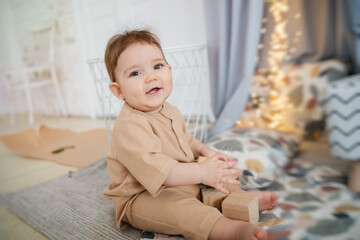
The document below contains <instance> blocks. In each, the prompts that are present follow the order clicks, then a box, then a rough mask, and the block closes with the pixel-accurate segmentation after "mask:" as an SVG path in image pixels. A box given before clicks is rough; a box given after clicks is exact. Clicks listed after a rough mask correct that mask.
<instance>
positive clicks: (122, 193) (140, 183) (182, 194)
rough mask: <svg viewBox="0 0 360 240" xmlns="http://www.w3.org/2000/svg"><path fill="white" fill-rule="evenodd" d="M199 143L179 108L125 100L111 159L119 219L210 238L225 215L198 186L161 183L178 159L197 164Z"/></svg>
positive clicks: (108, 193)
mask: <svg viewBox="0 0 360 240" xmlns="http://www.w3.org/2000/svg"><path fill="white" fill-rule="evenodd" d="M198 144H200V143H199V141H198V140H197V139H196V138H194V137H193V136H191V135H190V134H189V133H187V131H186V126H185V122H184V120H183V118H182V116H181V114H180V112H179V111H178V109H177V108H176V107H174V106H172V105H170V104H168V103H164V104H163V107H162V109H161V110H160V111H159V112H157V113H146V112H141V111H139V110H136V109H134V108H132V107H131V106H129V105H128V104H127V103H125V104H124V106H123V108H122V110H121V113H120V115H119V117H118V118H117V119H116V122H115V125H114V130H113V135H112V141H111V149H110V152H109V155H108V158H107V163H108V171H109V176H110V179H111V184H109V186H108V187H107V188H106V189H105V191H104V196H105V197H106V198H107V199H112V200H113V202H114V207H115V211H116V223H117V226H118V227H119V228H120V229H123V228H124V227H126V223H129V224H130V225H132V226H134V227H136V228H139V229H142V230H146V231H153V232H158V233H166V234H181V235H183V236H184V237H185V238H187V239H207V238H208V235H209V233H210V231H211V229H212V227H213V225H214V224H215V222H216V221H217V219H218V218H219V217H221V216H222V214H221V213H220V212H219V211H218V210H217V209H216V208H214V207H209V206H206V205H204V204H203V203H201V201H200V200H199V196H200V190H199V187H198V186H197V185H187V186H181V187H165V186H163V185H162V184H163V183H164V181H165V180H166V178H167V177H168V176H169V174H170V172H171V170H172V169H173V167H174V166H175V165H176V164H177V163H179V162H194V161H195V160H194V154H193V151H194V150H195V149H196V147H197V146H198Z"/></svg>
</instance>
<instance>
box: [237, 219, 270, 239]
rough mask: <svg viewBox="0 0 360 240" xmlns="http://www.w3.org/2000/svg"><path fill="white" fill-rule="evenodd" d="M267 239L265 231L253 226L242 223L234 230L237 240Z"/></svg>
mask: <svg viewBox="0 0 360 240" xmlns="http://www.w3.org/2000/svg"><path fill="white" fill-rule="evenodd" d="M266 238H267V233H266V231H265V230H264V229H263V228H261V227H259V226H256V225H254V224H250V223H245V222H243V223H242V224H241V225H240V226H239V227H238V228H237V230H236V238H235V239H237V240H245V239H251V240H264V239H266Z"/></svg>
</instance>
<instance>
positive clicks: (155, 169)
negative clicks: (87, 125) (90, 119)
mask: <svg viewBox="0 0 360 240" xmlns="http://www.w3.org/2000/svg"><path fill="white" fill-rule="evenodd" d="M114 130H115V131H114V134H116V136H114V135H113V139H112V141H113V145H112V149H113V152H114V153H115V154H116V155H120V154H121V156H116V158H117V159H118V160H119V161H120V162H121V164H122V165H123V166H124V167H126V169H127V170H128V171H129V172H130V174H131V175H132V176H133V177H134V178H135V179H136V180H137V181H138V182H139V183H140V184H141V185H142V186H143V187H144V188H145V189H146V190H147V191H148V192H149V193H150V194H151V195H153V196H156V195H157V194H159V193H160V192H161V190H162V189H163V188H164V186H163V185H162V184H163V183H164V181H165V180H166V178H167V177H168V176H169V174H170V172H171V170H172V169H173V168H174V166H175V165H176V164H177V163H178V161H176V160H174V159H172V158H170V157H168V156H166V155H165V154H163V153H162V149H161V141H160V139H159V138H158V136H157V135H155V133H154V131H153V129H152V126H151V124H150V122H149V121H148V120H147V119H146V118H145V117H143V116H141V114H136V113H133V112H131V111H130V112H128V114H126V116H125V119H124V121H121V122H120V123H119V124H117V127H116V129H114Z"/></svg>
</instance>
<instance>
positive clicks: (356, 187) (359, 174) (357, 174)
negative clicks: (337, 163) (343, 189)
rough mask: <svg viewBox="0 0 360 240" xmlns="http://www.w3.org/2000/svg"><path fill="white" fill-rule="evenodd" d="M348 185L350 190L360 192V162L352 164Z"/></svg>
mask: <svg viewBox="0 0 360 240" xmlns="http://www.w3.org/2000/svg"><path fill="white" fill-rule="evenodd" d="M348 185H349V188H350V189H351V190H353V191H354V192H356V193H360V162H354V163H353V164H352V166H351V170H350V176H349V182H348Z"/></svg>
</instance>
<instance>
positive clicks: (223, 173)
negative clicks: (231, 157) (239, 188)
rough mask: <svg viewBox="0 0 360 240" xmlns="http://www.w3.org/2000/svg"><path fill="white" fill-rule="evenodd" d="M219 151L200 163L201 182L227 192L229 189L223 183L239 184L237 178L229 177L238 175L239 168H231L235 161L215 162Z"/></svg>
mask: <svg viewBox="0 0 360 240" xmlns="http://www.w3.org/2000/svg"><path fill="white" fill-rule="evenodd" d="M219 155H220V154H219V153H216V154H214V155H213V156H212V157H210V158H208V159H207V160H205V161H203V162H201V163H200V170H201V183H202V184H205V185H208V186H210V187H214V188H215V189H217V190H218V191H220V192H222V193H225V194H229V190H228V189H227V188H226V187H224V185H228V184H231V185H240V181H239V180H235V179H232V178H230V176H232V175H239V174H240V173H241V169H239V168H232V167H234V166H235V165H236V164H237V162H236V161H225V162H221V161H219V162H217V161H218V160H219Z"/></svg>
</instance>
